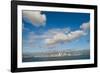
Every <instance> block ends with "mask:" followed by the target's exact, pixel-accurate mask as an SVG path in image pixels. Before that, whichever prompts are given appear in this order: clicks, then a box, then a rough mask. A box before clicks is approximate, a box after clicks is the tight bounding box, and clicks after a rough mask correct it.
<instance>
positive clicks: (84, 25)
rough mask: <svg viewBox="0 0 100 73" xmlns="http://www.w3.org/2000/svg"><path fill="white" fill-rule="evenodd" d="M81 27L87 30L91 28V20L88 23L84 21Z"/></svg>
mask: <svg viewBox="0 0 100 73" xmlns="http://www.w3.org/2000/svg"><path fill="white" fill-rule="evenodd" d="M80 28H81V29H82V30H87V29H90V22H87V23H83V24H82V25H81V26H80Z"/></svg>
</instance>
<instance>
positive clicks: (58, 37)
mask: <svg viewBox="0 0 100 73" xmlns="http://www.w3.org/2000/svg"><path fill="white" fill-rule="evenodd" d="M84 35H86V34H85V32H84V31H82V30H76V31H73V32H70V33H68V34H65V33H57V34H55V35H54V36H53V37H52V38H49V39H45V43H46V44H47V45H54V44H57V43H60V42H64V41H66V42H69V41H72V40H75V39H77V38H80V37H81V36H84Z"/></svg>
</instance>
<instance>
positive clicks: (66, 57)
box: [22, 53, 90, 62]
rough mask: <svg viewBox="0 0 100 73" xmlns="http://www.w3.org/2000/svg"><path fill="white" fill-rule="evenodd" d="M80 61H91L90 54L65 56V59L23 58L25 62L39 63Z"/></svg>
mask: <svg viewBox="0 0 100 73" xmlns="http://www.w3.org/2000/svg"><path fill="white" fill-rule="evenodd" d="M80 59H90V54H89V53H88V54H84V55H79V56H64V57H41V58H40V57H37V58H36V57H30V58H23V59H22V61H23V62H39V61H56V60H80Z"/></svg>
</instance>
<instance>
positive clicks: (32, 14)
mask: <svg viewBox="0 0 100 73" xmlns="http://www.w3.org/2000/svg"><path fill="white" fill-rule="evenodd" d="M23 17H26V18H27V19H28V20H30V22H32V24H33V25H34V26H36V27H39V26H45V23H46V15H45V14H41V11H32V10H29V11H27V10H24V11H23Z"/></svg>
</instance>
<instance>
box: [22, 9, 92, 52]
mask: <svg viewBox="0 0 100 73" xmlns="http://www.w3.org/2000/svg"><path fill="white" fill-rule="evenodd" d="M89 27H90V14H89V13H75V12H73V13H72V12H52V11H34V10H33V11H27V10H23V11H22V39H23V40H22V44H23V46H22V48H23V53H29V52H46V51H53V50H58V51H60V50H67V49H71V50H77V49H78V50H81V49H90V28H89Z"/></svg>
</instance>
